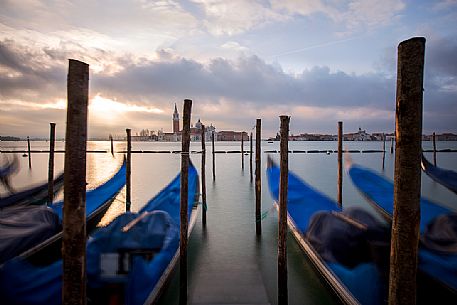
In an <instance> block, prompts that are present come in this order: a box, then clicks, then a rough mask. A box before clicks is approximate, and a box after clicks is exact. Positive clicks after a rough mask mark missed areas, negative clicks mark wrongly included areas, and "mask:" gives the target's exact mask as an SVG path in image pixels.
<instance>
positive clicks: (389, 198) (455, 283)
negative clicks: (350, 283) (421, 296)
mask: <svg viewBox="0 0 457 305" xmlns="http://www.w3.org/2000/svg"><path fill="white" fill-rule="evenodd" d="M349 176H350V177H351V179H352V182H353V183H354V184H355V186H356V187H357V188H358V189H359V190H360V191H361V192H362V193H363V194H364V195H365V196H366V197H368V198H369V199H370V201H371V202H372V203H374V204H375V205H376V206H377V207H379V208H380V209H381V210H382V211H384V213H385V214H386V215H389V216H390V217H392V214H393V207H394V185H393V183H392V181H390V180H388V179H387V178H385V177H383V176H381V175H379V174H377V173H376V172H374V171H372V170H370V169H367V168H364V167H362V166H359V165H352V166H351V167H350V169H349ZM420 210H421V219H420V233H421V235H423V234H424V233H426V231H427V228H428V227H429V226H430V225H432V224H433V223H434V222H436V221H437V220H438V218H439V217H440V216H443V215H449V214H451V213H452V212H451V211H450V210H448V209H446V208H444V207H442V206H440V205H438V204H436V203H434V202H432V201H430V200H427V199H424V198H421V200H420ZM428 230H430V228H429V229H428ZM418 268H419V270H421V271H423V272H425V273H426V274H428V275H430V276H431V277H433V278H435V279H436V280H438V281H441V282H442V283H443V284H445V285H447V286H449V287H450V288H452V289H454V290H457V255H456V254H455V253H444V252H443V251H436V250H431V249H427V248H425V247H423V246H421V247H420V249H419V265H418Z"/></svg>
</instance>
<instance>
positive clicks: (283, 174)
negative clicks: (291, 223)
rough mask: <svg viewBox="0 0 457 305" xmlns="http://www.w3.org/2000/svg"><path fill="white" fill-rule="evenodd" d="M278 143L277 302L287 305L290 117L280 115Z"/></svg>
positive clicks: (280, 304)
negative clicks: (279, 139) (279, 159)
mask: <svg viewBox="0 0 457 305" xmlns="http://www.w3.org/2000/svg"><path fill="white" fill-rule="evenodd" d="M280 119H281V129H280V134H281V143H280V149H281V150H280V154H281V163H280V179H279V229H278V231H279V235H278V304H279V305H287V303H288V291H287V187H288V175H289V168H288V166H289V165H288V164H289V152H288V150H289V147H288V146H289V145H288V141H289V121H290V117H288V116H285V115H282V116H280Z"/></svg>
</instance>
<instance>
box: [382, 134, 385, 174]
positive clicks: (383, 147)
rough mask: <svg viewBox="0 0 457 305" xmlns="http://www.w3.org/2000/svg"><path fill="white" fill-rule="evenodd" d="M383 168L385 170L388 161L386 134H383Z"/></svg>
mask: <svg viewBox="0 0 457 305" xmlns="http://www.w3.org/2000/svg"><path fill="white" fill-rule="evenodd" d="M382 141H383V142H382V143H383V144H382V170H384V165H385V161H386V134H385V133H383V134H382Z"/></svg>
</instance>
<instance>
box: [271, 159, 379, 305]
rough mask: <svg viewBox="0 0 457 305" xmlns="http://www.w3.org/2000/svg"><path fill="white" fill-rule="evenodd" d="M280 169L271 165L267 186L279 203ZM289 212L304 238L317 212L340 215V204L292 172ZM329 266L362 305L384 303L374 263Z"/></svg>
mask: <svg viewBox="0 0 457 305" xmlns="http://www.w3.org/2000/svg"><path fill="white" fill-rule="evenodd" d="M279 174H280V171H279V167H278V166H277V165H276V164H274V163H273V162H269V166H268V168H267V178H268V186H269V189H270V192H271V195H272V197H273V198H274V199H275V200H276V201H278V198H279V197H278V196H279ZM287 197H288V198H287V210H288V213H289V217H290V218H292V220H293V221H294V223H295V224H296V226H297V228H298V230H300V232H301V233H302V235H303V236H305V235H306V232H307V231H308V229H309V225H310V221H311V219H312V217H313V216H314V215H316V213H321V212H327V213H328V212H341V208H340V207H339V206H338V204H337V203H336V202H335V201H334V200H332V199H330V198H329V197H327V196H326V195H324V194H322V193H320V192H319V191H317V190H315V189H314V188H312V187H311V186H309V185H308V184H306V183H305V182H304V181H303V180H301V179H300V178H299V177H298V176H296V175H295V174H294V173H292V172H291V171H289V176H288V191H287ZM324 262H325V263H326V265H327V267H328V268H329V269H330V270H331V271H333V273H334V274H335V275H336V276H337V277H338V278H339V279H340V280H341V282H342V283H343V284H344V285H345V286H346V287H347V288H348V290H349V291H350V292H351V293H352V295H353V296H354V297H355V298H356V299H357V300H358V301H359V302H360V303H361V304H383V303H384V301H383V300H384V299H385V295H384V288H383V287H382V285H381V275H380V273H379V271H378V269H377V267H376V265H375V264H374V263H372V262H369V263H360V264H358V265H357V266H355V267H352V268H351V267H347V266H345V265H343V264H340V263H338V262H331V261H325V260H324Z"/></svg>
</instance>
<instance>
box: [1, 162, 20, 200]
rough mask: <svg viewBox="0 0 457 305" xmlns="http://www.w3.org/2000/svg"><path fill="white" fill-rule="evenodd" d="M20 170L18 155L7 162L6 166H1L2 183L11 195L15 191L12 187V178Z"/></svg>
mask: <svg viewBox="0 0 457 305" xmlns="http://www.w3.org/2000/svg"><path fill="white" fill-rule="evenodd" d="M18 170H19V161H18V159H17V156H16V155H14V157H13V159H12V160H7V161H6V163H5V164H2V165H0V183H1V184H3V186H4V187H5V188H6V189H7V190H8V191H9V192H11V193H12V192H14V190H13V188H12V187H11V185H10V177H11V175H12V174H14V173H15V172H17V171H18ZM0 198H1V197H0Z"/></svg>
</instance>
